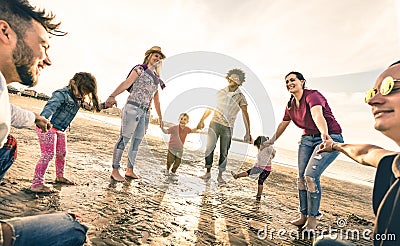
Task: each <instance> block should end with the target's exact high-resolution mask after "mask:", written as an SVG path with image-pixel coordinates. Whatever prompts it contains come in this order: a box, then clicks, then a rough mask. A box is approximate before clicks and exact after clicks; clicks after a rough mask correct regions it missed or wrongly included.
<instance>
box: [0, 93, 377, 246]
mask: <svg viewBox="0 0 400 246" xmlns="http://www.w3.org/2000/svg"><path fill="white" fill-rule="evenodd" d="M10 100H11V102H13V103H14V104H16V105H20V106H22V107H24V108H27V109H30V110H32V111H35V112H38V113H39V112H40V111H41V109H42V107H43V106H44V104H45V102H44V101H39V100H36V99H32V98H26V97H20V96H16V95H10ZM11 133H12V134H13V135H14V136H15V137H16V138H17V140H18V157H17V160H16V161H15V163H14V165H13V166H12V168H11V169H10V170H9V172H8V173H7V174H6V176H5V178H4V179H3V180H1V181H0V218H2V219H6V218H11V217H15V216H27V215H34V214H43V213H51V212H56V211H70V212H75V213H77V214H79V215H80V216H81V217H82V218H83V219H84V223H85V224H86V225H88V226H89V227H90V229H89V231H88V238H87V243H86V244H85V245H134V244H139V245H311V243H312V241H311V240H302V239H301V231H298V230H297V227H295V226H292V225H290V224H288V223H287V221H288V220H290V219H293V218H295V217H297V216H298V212H297V207H298V200H297V188H296V182H295V181H296V173H297V172H296V170H295V169H291V168H288V167H283V166H279V165H274V166H273V172H272V173H271V175H270V176H269V177H268V179H267V181H266V183H265V186H264V195H263V197H262V199H261V201H260V202H256V201H255V194H256V189H257V180H256V177H250V178H242V179H238V180H232V178H231V176H230V174H229V173H230V171H231V170H234V171H238V170H239V169H240V170H247V168H249V167H251V166H252V165H253V163H252V161H248V162H245V163H242V161H241V160H235V159H233V158H231V159H229V163H228V170H227V172H225V176H224V178H225V179H226V180H227V181H228V182H227V183H226V184H224V185H218V184H217V183H216V175H217V169H216V168H215V167H214V168H213V170H212V178H211V180H210V181H208V182H207V181H204V180H202V179H200V178H199V176H201V175H202V174H203V172H204V168H203V167H204V162H203V157H202V156H203V153H201V152H195V151H187V152H185V154H184V155H185V159H184V161H183V162H182V164H181V167H180V168H179V169H178V172H177V173H178V176H177V177H167V176H164V175H163V173H162V171H163V169H164V168H165V165H164V163H165V158H166V153H167V150H166V144H165V143H164V142H163V141H162V140H161V139H158V138H155V137H151V136H146V139H145V140H143V142H142V145H141V148H140V150H139V154H138V158H137V163H136V166H135V171H137V173H138V174H140V175H141V176H142V179H139V180H128V181H126V182H124V183H115V182H113V181H112V180H111V179H110V171H111V167H110V166H111V160H112V150H113V147H114V144H115V142H116V140H117V138H118V134H119V127H117V126H111V125H107V124H103V123H100V122H94V121H90V120H86V119H83V118H79V117H77V118H75V120H74V121H73V123H72V125H71V129H70V130H67V135H68V155H67V164H66V167H65V176H66V177H68V178H71V179H73V180H74V181H76V182H77V185H75V186H61V185H58V184H55V183H54V182H53V181H54V179H55V165H54V160H53V161H51V162H50V165H49V168H48V171H47V174H46V182H47V183H48V184H52V185H53V187H55V188H56V189H57V190H59V193H57V194H52V195H36V194H33V193H31V192H29V190H28V189H29V186H30V184H31V179H32V177H33V172H34V168H35V165H36V162H37V161H38V159H39V157H40V149H39V143H38V139H37V135H36V133H35V131H34V128H33V127H31V128H29V129H15V128H13V129H12V131H11ZM126 160H127V159H126V153H125V155H124V157H123V164H122V165H123V167H125V166H126ZM216 160H217V156H215V161H216ZM321 184H322V187H323V198H322V202H321V212H322V213H323V215H324V216H323V217H322V218H321V219H320V221H319V222H320V224H319V226H318V230H317V233H321V230H329V229H330V228H331V230H335V229H341V230H342V233H341V234H342V235H343V236H345V232H346V231H348V230H353V231H356V230H357V231H359V232H360V240H353V242H355V243H356V244H357V245H372V243H371V241H367V240H365V239H363V237H362V235H361V233H363V232H367V233H368V231H369V230H371V231H372V230H373V219H374V216H373V212H372V205H371V196H372V189H371V188H370V187H367V186H362V185H356V184H352V183H347V182H344V181H339V180H335V179H331V178H327V177H323V178H322V180H321ZM338 224H339V225H338ZM279 230H280V232H279ZM265 232H267V234H265ZM339 232H340V231H339ZM297 233H299V234H300V235H299V236H298V238H299V240H297ZM339 235H340V233H339ZM370 236H371V235H370Z"/></svg>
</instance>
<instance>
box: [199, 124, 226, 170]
mask: <svg viewBox="0 0 400 246" xmlns="http://www.w3.org/2000/svg"><path fill="white" fill-rule="evenodd" d="M218 138H220V139H219V143H220V147H219V161H218V169H219V171H220V172H223V171H225V170H226V162H227V157H228V151H229V148H230V147H231V142H232V128H231V127H227V126H224V125H221V124H218V123H216V122H213V121H211V123H210V128H209V129H208V136H207V146H206V152H205V156H206V165H205V167H206V168H211V166H212V164H213V159H214V150H215V147H216V145H217V141H218Z"/></svg>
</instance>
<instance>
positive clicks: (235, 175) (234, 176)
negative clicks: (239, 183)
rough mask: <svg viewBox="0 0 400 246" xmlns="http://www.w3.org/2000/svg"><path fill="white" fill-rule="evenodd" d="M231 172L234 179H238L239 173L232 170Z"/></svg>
mask: <svg viewBox="0 0 400 246" xmlns="http://www.w3.org/2000/svg"><path fill="white" fill-rule="evenodd" d="M231 174H232V177H233V178H234V179H237V178H239V177H238V175H237V174H235V173H234V172H233V171H231Z"/></svg>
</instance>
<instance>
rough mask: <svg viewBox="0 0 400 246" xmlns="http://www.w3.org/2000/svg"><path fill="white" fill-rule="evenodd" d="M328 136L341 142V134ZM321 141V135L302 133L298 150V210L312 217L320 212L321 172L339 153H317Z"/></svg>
mask: <svg viewBox="0 0 400 246" xmlns="http://www.w3.org/2000/svg"><path fill="white" fill-rule="evenodd" d="M330 137H331V138H332V139H333V141H335V142H339V143H343V137H342V134H330ZM321 143H322V139H321V137H312V136H304V135H303V136H302V137H301V141H300V145H299V152H298V168H299V180H298V189H299V200H300V212H301V213H302V214H304V215H306V216H307V215H308V216H312V217H316V216H319V215H320V214H321V213H320V212H319V206H320V203H321V194H322V189H321V185H320V177H321V174H322V173H323V172H324V170H325V169H326V168H327V167H328V166H329V165H330V164H331V163H332V162H333V161H334V160H335V158H336V157H337V156H338V155H339V151H333V152H330V153H329V152H324V153H320V154H317V153H316V152H317V150H318V149H319V145H320V144H321Z"/></svg>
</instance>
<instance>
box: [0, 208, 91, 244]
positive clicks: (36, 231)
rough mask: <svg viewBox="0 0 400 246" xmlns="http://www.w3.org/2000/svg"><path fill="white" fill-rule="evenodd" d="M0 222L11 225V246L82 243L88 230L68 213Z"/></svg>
mask: <svg viewBox="0 0 400 246" xmlns="http://www.w3.org/2000/svg"><path fill="white" fill-rule="evenodd" d="M0 222H1V223H5V224H7V225H9V226H10V227H11V230H12V234H13V235H12V245H13V246H19V245H41V246H47V245H48V246H50V245H52V246H55V245H60V246H61V245H63V246H77V245H83V244H84V243H85V240H86V232H87V230H88V227H87V226H85V225H82V224H81V223H80V222H79V221H78V220H77V219H76V216H75V215H73V214H68V213H55V214H43V215H34V216H28V217H17V218H12V219H7V220H0ZM0 229H1V228H0ZM0 242H1V240H0Z"/></svg>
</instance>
